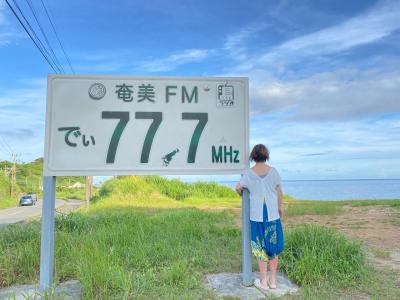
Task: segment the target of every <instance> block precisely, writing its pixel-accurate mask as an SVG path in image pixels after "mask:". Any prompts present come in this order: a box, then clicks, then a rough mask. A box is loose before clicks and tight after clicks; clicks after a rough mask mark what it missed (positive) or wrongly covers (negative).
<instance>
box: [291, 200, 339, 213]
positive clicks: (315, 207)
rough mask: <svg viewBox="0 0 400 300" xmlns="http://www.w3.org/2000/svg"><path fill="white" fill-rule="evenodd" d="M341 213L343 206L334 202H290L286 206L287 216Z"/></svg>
mask: <svg viewBox="0 0 400 300" xmlns="http://www.w3.org/2000/svg"><path fill="white" fill-rule="evenodd" d="M341 212H343V204H342V203H340V202H336V201H304V200H299V201H296V200H295V201H290V202H288V203H287V205H286V209H285V214H286V215H287V216H298V215H332V214H338V213H341Z"/></svg>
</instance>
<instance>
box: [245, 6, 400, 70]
mask: <svg viewBox="0 0 400 300" xmlns="http://www.w3.org/2000/svg"><path fill="white" fill-rule="evenodd" d="M399 20H400V1H384V2H382V3H379V4H378V5H376V6H374V7H373V8H372V9H370V10H369V11H367V12H365V13H363V14H360V15H358V16H356V17H353V18H351V19H349V20H347V21H344V22H342V23H340V24H338V25H334V26H332V27H328V28H325V29H322V30H319V31H316V32H313V33H310V34H307V35H303V36H300V37H297V38H293V39H291V40H288V41H286V42H283V43H282V44H281V45H279V46H277V47H275V48H273V49H272V50H269V51H266V52H265V53H264V54H261V55H258V56H255V57H253V58H251V59H250V60H247V61H245V62H244V63H243V64H242V65H240V66H239V67H238V70H241V71H245V70H250V69H252V68H254V67H257V66H260V65H264V66H267V65H268V66H274V65H276V64H281V63H284V64H286V63H290V62H299V61H301V60H302V59H304V58H312V59H313V60H315V59H316V57H318V56H324V55H330V54H335V53H338V52H343V51H346V50H349V49H351V48H354V47H356V46H360V45H364V44H368V43H373V42H376V41H379V40H381V39H383V38H384V37H387V36H389V35H390V34H392V33H393V32H395V31H396V30H398V29H399V28H400V22H399Z"/></svg>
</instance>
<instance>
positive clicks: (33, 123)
mask: <svg viewBox="0 0 400 300" xmlns="http://www.w3.org/2000/svg"><path fill="white" fill-rule="evenodd" d="M26 81H27V82H29V85H27V84H25V86H26V87H25V88H21V89H12V90H8V91H7V92H6V93H4V94H1V95H0V115H1V118H0V136H2V137H3V138H4V139H5V140H6V141H7V143H8V144H9V145H10V146H11V147H12V148H13V149H14V150H15V151H16V152H17V153H21V154H22V160H23V161H29V160H33V159H35V158H37V157H39V156H42V155H43V145H44V123H45V122H44V121H45V120H44V119H45V98H46V96H45V95H46V88H45V81H44V80H41V79H40V80H36V79H29V80H26ZM0 155H1V157H0V160H1V159H10V158H9V157H7V156H5V153H0Z"/></svg>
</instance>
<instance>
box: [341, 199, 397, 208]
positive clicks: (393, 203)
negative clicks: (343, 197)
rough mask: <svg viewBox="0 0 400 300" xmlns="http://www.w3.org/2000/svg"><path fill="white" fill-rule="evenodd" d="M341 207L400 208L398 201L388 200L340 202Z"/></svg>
mask: <svg viewBox="0 0 400 300" xmlns="http://www.w3.org/2000/svg"><path fill="white" fill-rule="evenodd" d="M340 202H341V203H342V204H343V205H350V206H353V207H357V206H375V205H385V206H391V207H400V199H388V200H348V201H340Z"/></svg>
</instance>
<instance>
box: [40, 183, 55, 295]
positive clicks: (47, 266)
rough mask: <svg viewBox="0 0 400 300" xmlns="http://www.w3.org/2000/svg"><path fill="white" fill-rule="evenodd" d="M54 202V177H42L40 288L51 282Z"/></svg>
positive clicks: (42, 288)
mask: <svg viewBox="0 0 400 300" xmlns="http://www.w3.org/2000/svg"><path fill="white" fill-rule="evenodd" d="M55 202H56V177H55V176H44V178H43V203H42V238H41V243H40V290H41V291H44V290H47V289H49V288H50V287H51V285H52V283H53V270H54V208H55Z"/></svg>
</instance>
